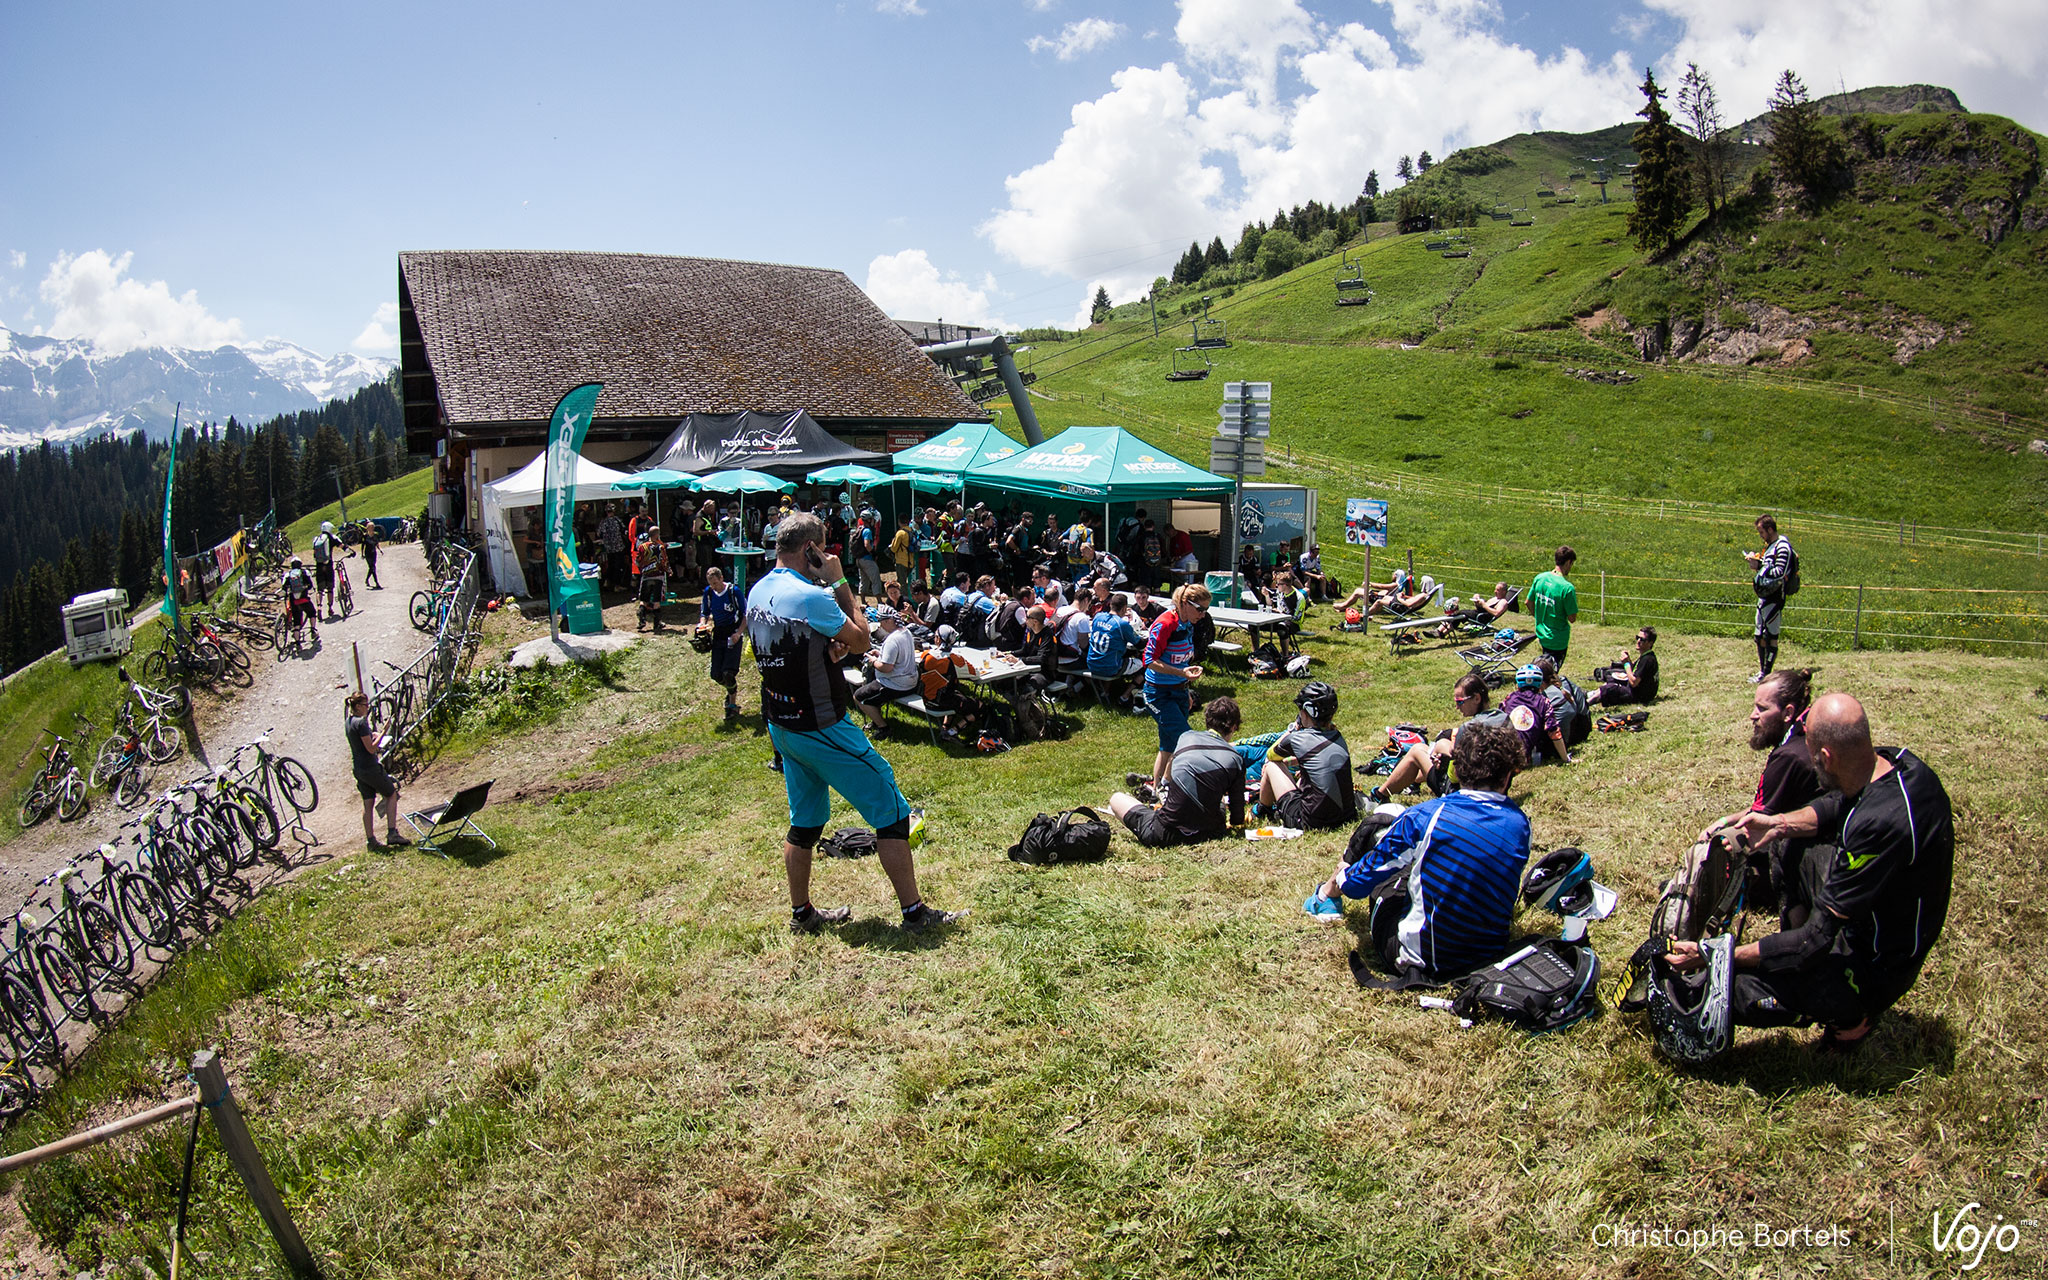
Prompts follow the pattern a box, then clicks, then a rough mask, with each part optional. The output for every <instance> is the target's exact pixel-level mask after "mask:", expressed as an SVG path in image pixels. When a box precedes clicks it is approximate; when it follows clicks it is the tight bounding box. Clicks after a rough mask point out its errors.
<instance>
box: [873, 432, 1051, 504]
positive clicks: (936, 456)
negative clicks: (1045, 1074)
mask: <svg viewBox="0 0 2048 1280" xmlns="http://www.w3.org/2000/svg"><path fill="white" fill-rule="evenodd" d="M1023 449H1024V446H1023V445H1021V444H1019V443H1017V442H1016V441H1015V440H1012V439H1010V437H1008V436H1006V435H1004V434H1003V433H1002V432H1000V431H998V430H996V429H995V428H994V427H993V426H991V425H990V424H988V423H986V422H962V423H957V424H955V426H954V427H953V429H952V430H950V431H941V432H939V433H938V434H937V435H935V436H933V437H932V438H931V439H929V440H926V441H924V442H923V443H922V444H914V445H912V446H911V447H910V448H908V449H905V450H903V451H902V452H901V453H897V454H894V455H892V456H891V457H890V459H889V462H890V465H891V466H892V467H894V468H895V470H896V474H897V475H898V476H903V475H915V474H917V473H919V472H925V473H930V472H947V473H951V474H953V475H966V476H967V478H968V479H970V480H971V479H973V478H974V475H973V473H974V472H976V471H977V470H979V469H980V468H981V467H984V466H988V465H991V464H993V463H996V462H1000V461H1002V460H1003V459H1005V458H1008V457H1010V456H1012V455H1014V454H1017V453H1020V452H1022V451H1023ZM954 487H955V488H957V487H958V486H957V485H955V486H954Z"/></svg>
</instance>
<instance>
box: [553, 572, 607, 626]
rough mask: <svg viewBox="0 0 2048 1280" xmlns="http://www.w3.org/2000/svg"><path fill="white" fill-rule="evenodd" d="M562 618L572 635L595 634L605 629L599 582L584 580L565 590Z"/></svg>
mask: <svg viewBox="0 0 2048 1280" xmlns="http://www.w3.org/2000/svg"><path fill="white" fill-rule="evenodd" d="M562 618H563V623H564V625H565V626H566V627H567V628H568V629H569V634H571V635H578V636H587V635H594V634H596V633H597V632H599V631H602V630H604V609H603V607H602V605H601V604H600V603H599V602H598V598H597V584H596V583H594V582H584V583H580V584H578V585H577V586H576V587H575V588H573V589H570V590H567V591H564V592H563V593H562Z"/></svg>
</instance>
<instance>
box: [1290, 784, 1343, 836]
mask: <svg viewBox="0 0 2048 1280" xmlns="http://www.w3.org/2000/svg"><path fill="white" fill-rule="evenodd" d="M1274 807H1275V808H1277V809H1278V810H1279V811H1280V821H1281V822H1282V823H1284V824H1285V825H1287V826H1290V827H1293V828H1294V829H1295V830H1297V831H1316V830H1327V829H1329V828H1331V827H1341V826H1343V825H1344V824H1345V823H1347V822H1349V821H1351V817H1350V816H1349V815H1347V814H1346V813H1345V812H1344V807H1343V806H1342V805H1340V804H1338V803H1337V801H1335V800H1334V799H1332V798H1331V797H1329V796H1327V795H1325V794H1323V793H1322V792H1320V791H1318V790H1316V789H1315V788H1314V787H1307V786H1297V787H1295V788H1294V790H1292V791H1290V792H1288V793H1287V794H1286V795H1284V796H1281V797H1280V799H1279V801H1278V802H1277V803H1276V804H1275V805H1274Z"/></svg>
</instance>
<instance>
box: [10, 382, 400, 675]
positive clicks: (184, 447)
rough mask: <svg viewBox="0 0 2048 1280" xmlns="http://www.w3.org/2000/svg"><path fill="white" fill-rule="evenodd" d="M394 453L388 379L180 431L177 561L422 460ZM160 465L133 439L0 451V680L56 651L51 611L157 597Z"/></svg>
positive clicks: (155, 449)
mask: <svg viewBox="0 0 2048 1280" xmlns="http://www.w3.org/2000/svg"><path fill="white" fill-rule="evenodd" d="M404 449H405V431H404V427H403V424H402V420H401V414H400V408H399V402H398V393H397V390H396V388H395V386H394V384H393V383H391V382H381V383H376V384H373V385H371V386H368V387H364V388H363V389H362V390H361V391H358V392H356V394H354V395H353V396H350V397H349V398H348V399H346V400H333V401H329V402H328V403H327V404H326V405H324V406H322V407H321V408H318V409H307V410H302V411H300V412H298V413H291V414H285V415H283V416H281V417H277V418H273V419H271V420H270V421H268V422H265V423H263V424H261V425H260V426H256V427H249V426H245V425H244V424H242V423H240V422H238V421H236V420H235V419H234V418H232V417H230V418H229V419H228V420H227V421H226V422H223V423H210V422H201V423H195V424H192V425H190V426H187V427H185V428H183V429H182V431H181V433H180V436H179V440H178V477H177V490H176V493H175V495H174V500H173V503H172V521H171V537H172V542H173V544H174V546H175V548H176V551H177V554H179V555H181V556H183V555H192V554H195V553H197V552H198V551H200V550H202V549H204V548H206V547H210V546H212V545H214V544H215V543H217V542H219V541H220V540H221V539H223V538H225V537H227V536H228V535H229V534H231V533H233V532H234V531H235V530H236V529H237V528H239V527H240V526H241V525H242V524H244V523H247V524H251V525H253V524H255V523H256V522H257V521H259V520H261V519H262V518H263V516H264V515H265V513H268V512H273V511H274V512H275V514H276V518H277V523H278V524H280V525H284V524H289V523H290V522H291V521H293V520H295V519H297V518H298V517H299V516H300V515H301V514H303V513H304V512H307V511H311V510H313V509H315V508H317V507H321V506H324V505H326V504H327V503H329V502H332V501H333V500H334V499H335V497H336V496H337V492H339V493H342V494H346V493H351V492H354V491H355V490H356V489H358V488H360V487H362V486H363V485H368V484H377V483H379V482H381V481H385V480H389V479H391V478H392V477H394V476H397V475H402V474H404V473H405V472H407V471H409V470H411V469H412V468H413V467H415V466H418V465H420V464H421V463H423V462H424V461H425V459H416V458H410V457H408V456H407V455H406V454H405V452H404ZM169 456H170V448H169V445H168V443H166V442H155V443H151V442H148V441H146V440H144V438H143V437H142V435H141V434H140V433H133V434H129V435H126V436H120V437H103V438H100V439H96V440H92V441H89V442H87V443H83V444H76V445H72V446H69V447H62V448H60V447H55V446H52V445H49V444H43V445H39V446H37V447H35V448H32V449H20V450H15V451H12V452H5V453H0V674H4V673H6V672H9V671H14V670H16V669H17V668H19V667H21V666H24V665H26V664H27V663H29V662H32V661H34V660H35V659H36V658H39V657H41V656H42V655H43V654H45V653H48V652H49V651H50V650H52V649H55V648H58V647H59V646H61V645H62V644H63V642H64V633H63V626H62V620H61V614H60V610H61V609H62V607H63V605H64V604H65V603H66V602H68V601H70V600H71V599H72V598H73V597H75V596H78V595H81V594H83V593H85V592H89V591H98V590H100V589H102V588H105V587H116V586H118V587H122V588H124V589H126V591H127V592H128V599H129V602H130V604H131V605H136V606H139V605H140V604H142V602H143V601H145V600H146V599H148V598H149V597H150V596H152V595H155V594H157V593H158V592H159V590H160V586H161V573H160V571H161V569H162V563H163V542H162V539H163V498H164V468H165V466H166V464H167V462H168V460H169ZM337 485H338V486H339V488H338V490H337Z"/></svg>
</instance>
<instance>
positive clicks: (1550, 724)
mask: <svg viewBox="0 0 2048 1280" xmlns="http://www.w3.org/2000/svg"><path fill="white" fill-rule="evenodd" d="M1543 683H1544V680H1543V668H1542V667H1539V666H1537V665H1536V664H1535V663H1533V662H1525V663H1523V664H1522V665H1521V666H1519V667H1516V668H1515V691H1514V692H1513V693H1511V694H1509V695H1508V696H1507V697H1505V698H1503V699H1502V700H1501V704H1500V709H1501V710H1502V711H1504V712H1506V713H1507V717H1508V727H1509V728H1511V729H1513V730H1514V731H1515V732H1516V733H1517V734H1519V735H1520V736H1521V739H1522V750H1523V751H1524V752H1526V753H1527V754H1528V757H1529V763H1530V764H1532V765H1538V764H1542V763H1544V761H1545V760H1546V759H1554V760H1556V761H1557V762H1558V763H1559V764H1570V763H1571V762H1572V755H1571V752H1569V751H1567V750H1566V749H1565V745H1564V726H1563V725H1561V724H1559V723H1558V720H1557V709H1556V708H1555V707H1553V706H1551V705H1550V699H1549V698H1546V697H1544V696H1543Z"/></svg>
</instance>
